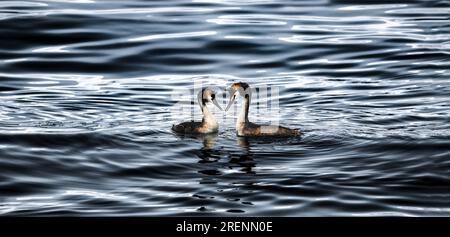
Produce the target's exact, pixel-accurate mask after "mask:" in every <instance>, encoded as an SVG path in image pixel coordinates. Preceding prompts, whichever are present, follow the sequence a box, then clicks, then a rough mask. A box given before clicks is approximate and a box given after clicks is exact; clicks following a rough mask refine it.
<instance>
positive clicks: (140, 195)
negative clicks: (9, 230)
mask: <svg viewBox="0 0 450 237" xmlns="http://www.w3.org/2000/svg"><path fill="white" fill-rule="evenodd" d="M0 35H1V36H0V100H1V101H0V149H1V150H0V213H1V214H2V215H26V216H28V215H32V216H35V215H44V216H46V215H82V216H97V215H145V216H147V215H158V216H159V215H220V216H222V215H233V216H235V215H237V216H261V215H264V216H336V215H337V216H342V215H344V216H349V215H350V216H353V215H356V216H384V215H388V216H391V215H394V216H404V215H408V216H409V215H413V216H435V215H436V216H444V215H445V216H448V215H450V140H449V138H450V116H449V110H450V3H449V2H448V1H445V0H442V1H414V0H396V1H395V0H393V1H387V0H380V1H375V0H371V1H354V0H348V1H347V0H327V1H293V0H292V1H271V0H252V1H237V0H236V1H235V0H216V1H213V0H194V1H154V2H153V1H126V2H125V1H94V0H72V1H68V0H67V1H63V0H54V1H1V2H0ZM236 81H246V82H248V83H249V84H250V85H252V87H255V88H256V87H268V88H277V89H278V90H279V95H278V96H274V97H272V98H271V99H270V100H271V101H275V100H276V101H279V107H280V114H279V118H280V122H281V123H282V124H283V125H286V126H290V127H298V128H301V129H302V130H304V132H305V135H304V136H303V137H301V138H291V139H276V140H268V139H262V140H261V139H257V140H255V139H250V140H248V139H247V140H246V139H238V138H236V135H235V132H234V122H235V118H236V115H235V113H229V114H227V115H224V114H223V113H221V112H220V111H218V110H214V112H215V114H216V116H217V117H218V118H219V120H220V126H221V127H220V133H219V134H218V135H217V136H208V137H200V138H198V137H180V136H176V135H174V134H173V133H172V132H171V131H170V127H171V125H172V123H174V122H179V121H184V120H189V119H190V118H191V115H190V113H189V112H188V113H181V112H180V113H179V114H177V113H178V110H174V105H176V104H177V103H178V102H179V100H178V99H177V98H175V97H173V94H174V91H177V90H178V91H180V90H185V91H186V90H187V97H183V99H182V100H184V101H185V102H186V101H187V102H189V101H190V100H192V102H193V103H192V108H193V109H194V110H193V111H194V112H193V113H194V114H195V115H196V116H197V117H196V118H199V117H198V115H199V114H200V112H199V109H198V108H197V105H196V104H194V102H195V101H196V99H195V97H194V95H195V93H194V89H195V83H199V82H203V83H205V84H208V83H209V84H214V83H215V84H216V85H217V87H218V88H219V89H221V88H225V87H226V86H229V84H230V83H231V82H236ZM194 82H195V83H194ZM225 100H226V97H225V95H223V97H220V102H221V103H222V104H223V105H225V103H226V101H225ZM253 102H255V103H257V102H258V99H257V98H254V100H253ZM259 102H261V101H259ZM251 110H252V111H254V110H256V108H255V107H252V108H251ZM174 111H175V119H174V116H173V113H174ZM250 119H252V120H255V121H259V122H268V121H271V120H272V119H273V117H271V116H270V115H268V116H259V115H256V114H254V113H253V114H251V115H250Z"/></svg>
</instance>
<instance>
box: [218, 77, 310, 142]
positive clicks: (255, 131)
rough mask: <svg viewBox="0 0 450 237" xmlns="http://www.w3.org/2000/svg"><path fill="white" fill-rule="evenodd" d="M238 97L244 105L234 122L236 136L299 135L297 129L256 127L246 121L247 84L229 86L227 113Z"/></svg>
mask: <svg viewBox="0 0 450 237" xmlns="http://www.w3.org/2000/svg"><path fill="white" fill-rule="evenodd" d="M237 95H240V96H242V97H244V103H243V106H242V109H241V112H240V113H239V117H238V120H237V122H236V131H237V135H238V136H245V137H265V136H278V137H289V136H297V135H300V134H301V132H300V130H299V129H290V128H285V127H281V126H273V125H271V126H265V125H258V124H255V123H252V122H250V121H248V110H249V107H250V98H251V91H250V86H249V85H248V84H247V83H243V82H239V83H234V84H233V85H231V88H230V96H231V98H230V102H229V103H228V106H227V108H226V109H225V111H227V110H228V109H229V108H230V107H231V105H232V104H233V102H234V100H235V99H236V96H237Z"/></svg>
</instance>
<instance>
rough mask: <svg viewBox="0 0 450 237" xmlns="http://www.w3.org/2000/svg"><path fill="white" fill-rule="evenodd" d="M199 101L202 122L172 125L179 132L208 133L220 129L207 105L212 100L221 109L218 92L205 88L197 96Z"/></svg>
mask: <svg viewBox="0 0 450 237" xmlns="http://www.w3.org/2000/svg"><path fill="white" fill-rule="evenodd" d="M197 99H198V103H199V105H200V108H201V110H202V113H203V119H202V121H201V122H194V121H191V122H183V123H180V124H177V125H175V124H174V125H173V126H172V130H173V131H175V132H177V133H184V134H206V133H215V132H217V131H218V129H219V124H218V123H217V120H216V118H215V117H214V115H213V114H212V113H211V112H209V110H208V107H206V103H208V102H212V103H214V105H215V106H217V107H218V108H219V109H220V110H222V108H221V107H220V105H219V103H217V100H216V93H215V92H214V91H213V90H212V89H210V88H203V89H202V90H201V91H200V92H199V93H198V96H197Z"/></svg>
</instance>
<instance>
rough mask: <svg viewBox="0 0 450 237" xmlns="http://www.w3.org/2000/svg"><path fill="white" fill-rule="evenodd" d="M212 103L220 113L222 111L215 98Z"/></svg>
mask: <svg viewBox="0 0 450 237" xmlns="http://www.w3.org/2000/svg"><path fill="white" fill-rule="evenodd" d="M212 102H213V104H214V105H215V106H217V108H219V109H220V110H221V111H223V109H222V107H220V105H219V103H218V102H217V100H216V98H214V99H212Z"/></svg>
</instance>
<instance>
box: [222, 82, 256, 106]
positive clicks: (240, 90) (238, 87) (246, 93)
mask: <svg viewBox="0 0 450 237" xmlns="http://www.w3.org/2000/svg"><path fill="white" fill-rule="evenodd" d="M229 93H230V102H228V105H227V108H226V109H225V111H228V109H230V107H231V105H232V104H233V102H234V100H235V99H236V96H237V95H240V96H242V97H244V98H247V97H250V94H251V91H250V86H249V85H248V84H247V83H245V82H237V83H233V85H231V87H230V89H229Z"/></svg>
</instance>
